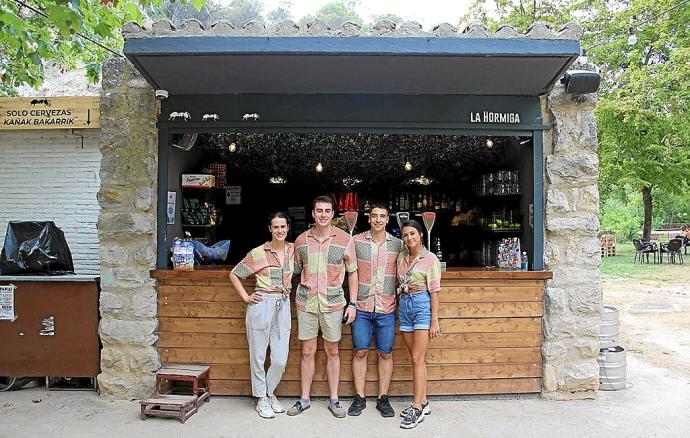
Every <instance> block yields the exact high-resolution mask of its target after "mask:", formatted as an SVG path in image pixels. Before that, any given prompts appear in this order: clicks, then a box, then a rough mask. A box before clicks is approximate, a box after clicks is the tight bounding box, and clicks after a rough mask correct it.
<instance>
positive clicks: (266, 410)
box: [256, 397, 276, 418]
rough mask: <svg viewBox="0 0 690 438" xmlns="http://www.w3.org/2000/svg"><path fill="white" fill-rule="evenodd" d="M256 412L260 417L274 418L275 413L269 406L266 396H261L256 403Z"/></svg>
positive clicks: (269, 402) (269, 401)
mask: <svg viewBox="0 0 690 438" xmlns="http://www.w3.org/2000/svg"><path fill="white" fill-rule="evenodd" d="M256 412H258V413H259V416H260V417H261V418H275V416H276V414H275V412H273V408H272V407H271V400H270V399H269V398H268V397H261V398H260V399H259V401H258V402H257V403H256Z"/></svg>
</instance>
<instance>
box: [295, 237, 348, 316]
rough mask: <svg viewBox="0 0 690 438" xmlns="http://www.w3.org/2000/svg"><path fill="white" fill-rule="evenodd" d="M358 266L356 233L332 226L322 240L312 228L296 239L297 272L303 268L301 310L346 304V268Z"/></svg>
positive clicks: (325, 309)
mask: <svg viewBox="0 0 690 438" xmlns="http://www.w3.org/2000/svg"><path fill="white" fill-rule="evenodd" d="M356 270H357V257H356V255H355V245H354V242H353V241H352V236H350V235H349V234H347V233H346V232H345V231H343V230H341V229H339V228H336V227H333V226H331V230H330V234H329V235H328V237H326V239H325V240H323V241H321V240H319V239H318V238H317V237H316V236H315V235H314V229H313V228H310V229H309V230H307V231H305V232H304V233H302V234H300V235H299V236H297V239H296V240H295V272H298V273H299V272H301V276H300V283H299V286H297V293H296V295H295V302H296V305H297V308H298V309H299V310H302V311H305V312H309V313H330V312H335V311H338V310H342V309H343V307H345V296H344V293H343V281H344V280H345V271H347V272H354V271H356Z"/></svg>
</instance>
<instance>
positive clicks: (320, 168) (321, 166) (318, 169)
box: [316, 163, 323, 173]
mask: <svg viewBox="0 0 690 438" xmlns="http://www.w3.org/2000/svg"><path fill="white" fill-rule="evenodd" d="M321 172H323V165H322V164H321V163H319V164H317V165H316V173H321Z"/></svg>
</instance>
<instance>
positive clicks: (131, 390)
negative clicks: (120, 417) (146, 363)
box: [98, 371, 156, 400]
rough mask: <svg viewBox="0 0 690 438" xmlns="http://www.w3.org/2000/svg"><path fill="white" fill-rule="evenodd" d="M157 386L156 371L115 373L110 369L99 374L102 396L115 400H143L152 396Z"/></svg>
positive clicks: (99, 386) (99, 389)
mask: <svg viewBox="0 0 690 438" xmlns="http://www.w3.org/2000/svg"><path fill="white" fill-rule="evenodd" d="M155 386H156V375H155V373H147V374H128V373H122V374H115V373H111V372H110V371H107V372H103V373H101V374H99V375H98V391H99V393H100V395H101V397H105V398H110V399H115V400H142V399H146V398H149V397H151V395H152V394H153V391H154V389H155Z"/></svg>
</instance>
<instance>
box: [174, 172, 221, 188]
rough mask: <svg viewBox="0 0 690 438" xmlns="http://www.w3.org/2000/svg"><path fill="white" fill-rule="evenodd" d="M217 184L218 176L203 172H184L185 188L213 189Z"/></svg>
mask: <svg viewBox="0 0 690 438" xmlns="http://www.w3.org/2000/svg"><path fill="white" fill-rule="evenodd" d="M215 185H216V177H215V176H213V175H206V174H202V173H188V174H182V187H183V188H200V189H203V188H208V189H212V188H213V187H215Z"/></svg>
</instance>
